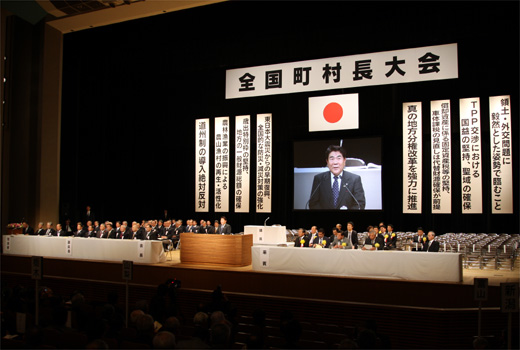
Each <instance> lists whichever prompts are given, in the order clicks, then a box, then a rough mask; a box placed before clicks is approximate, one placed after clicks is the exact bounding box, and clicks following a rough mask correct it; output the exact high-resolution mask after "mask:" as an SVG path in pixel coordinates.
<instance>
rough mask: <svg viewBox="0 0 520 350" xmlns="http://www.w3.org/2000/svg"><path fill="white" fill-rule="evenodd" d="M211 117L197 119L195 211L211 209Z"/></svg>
mask: <svg viewBox="0 0 520 350" xmlns="http://www.w3.org/2000/svg"><path fill="white" fill-rule="evenodd" d="M209 132H210V131H209V118H208V119H197V120H195V154H196V160H195V212H208V211H209V202H208V199H209V196H208V193H209V182H208V180H209V175H208V174H209V167H210V159H209V150H210V148H209Z"/></svg>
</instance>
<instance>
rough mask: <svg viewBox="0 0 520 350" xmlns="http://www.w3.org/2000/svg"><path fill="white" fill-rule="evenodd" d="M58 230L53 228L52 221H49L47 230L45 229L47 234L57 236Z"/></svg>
mask: <svg viewBox="0 0 520 350" xmlns="http://www.w3.org/2000/svg"><path fill="white" fill-rule="evenodd" d="M55 235H56V230H54V229H53V228H52V222H50V221H49V222H48V223H47V230H45V236H55Z"/></svg>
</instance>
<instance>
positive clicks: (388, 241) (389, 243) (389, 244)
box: [383, 224, 397, 250]
mask: <svg viewBox="0 0 520 350" xmlns="http://www.w3.org/2000/svg"><path fill="white" fill-rule="evenodd" d="M387 227H388V230H387V231H386V233H385V234H384V236H383V238H384V240H385V250H390V249H395V248H396V246H397V234H396V233H395V232H394V225H392V224H388V226H387Z"/></svg>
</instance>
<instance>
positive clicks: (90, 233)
mask: <svg viewBox="0 0 520 350" xmlns="http://www.w3.org/2000/svg"><path fill="white" fill-rule="evenodd" d="M86 237H90V238H96V237H97V232H96V230H92V231H87V236H86Z"/></svg>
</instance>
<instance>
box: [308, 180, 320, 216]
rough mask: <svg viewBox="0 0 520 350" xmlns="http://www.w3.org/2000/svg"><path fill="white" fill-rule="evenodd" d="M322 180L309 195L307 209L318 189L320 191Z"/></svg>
mask: <svg viewBox="0 0 520 350" xmlns="http://www.w3.org/2000/svg"><path fill="white" fill-rule="evenodd" d="M320 185H321V182H320V183H318V186H316V188H315V189H314V191H312V193H311V196H310V197H309V200H308V201H307V204H305V209H309V202H310V201H311V199H312V197H314V195H315V194H316V191H318V188H320Z"/></svg>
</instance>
